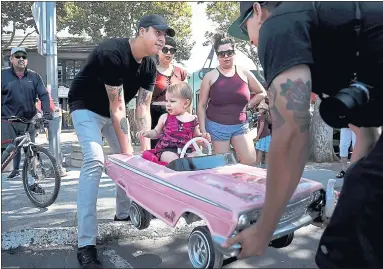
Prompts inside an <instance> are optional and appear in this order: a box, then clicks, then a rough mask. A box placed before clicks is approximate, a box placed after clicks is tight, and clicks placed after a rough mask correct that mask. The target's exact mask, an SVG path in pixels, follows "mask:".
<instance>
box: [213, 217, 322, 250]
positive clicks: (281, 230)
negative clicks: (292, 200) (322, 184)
mask: <svg viewBox="0 0 383 269" xmlns="http://www.w3.org/2000/svg"><path fill="white" fill-rule="evenodd" d="M319 216H320V212H310V213H306V214H304V215H303V216H301V217H300V218H299V219H297V220H295V221H293V222H291V223H288V224H286V225H283V226H279V227H278V228H277V229H276V230H275V232H274V234H273V236H272V240H271V241H273V240H275V239H278V238H281V237H283V236H285V235H288V234H290V233H292V232H294V231H296V230H298V229H300V228H302V227H304V226H307V225H309V224H311V223H313V222H314V220H315V219H316V218H317V217H319ZM226 240H227V238H225V237H221V236H213V242H214V243H215V246H216V247H217V249H218V250H219V251H220V252H221V253H222V254H224V255H225V256H229V257H234V256H238V254H239V252H240V249H241V245H240V244H235V245H233V246H231V247H230V248H223V247H222V246H221V245H222V243H223V242H225V241H226Z"/></svg>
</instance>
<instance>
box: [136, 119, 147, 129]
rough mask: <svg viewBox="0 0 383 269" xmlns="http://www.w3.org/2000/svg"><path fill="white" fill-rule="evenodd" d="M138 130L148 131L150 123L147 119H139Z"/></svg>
mask: <svg viewBox="0 0 383 269" xmlns="http://www.w3.org/2000/svg"><path fill="white" fill-rule="evenodd" d="M137 129H138V130H140V131H141V130H144V131H145V130H148V129H149V127H148V122H147V120H146V117H142V118H138V119H137Z"/></svg>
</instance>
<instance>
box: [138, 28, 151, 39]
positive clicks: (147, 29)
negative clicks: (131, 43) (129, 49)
mask: <svg viewBox="0 0 383 269" xmlns="http://www.w3.org/2000/svg"><path fill="white" fill-rule="evenodd" d="M140 29H141V28H140V27H138V29H137V33H136V37H138V36H139V35H140ZM144 29H145V30H146V32H149V29H150V26H148V27H145V28H144Z"/></svg>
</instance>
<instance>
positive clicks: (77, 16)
mask: <svg viewBox="0 0 383 269" xmlns="http://www.w3.org/2000/svg"><path fill="white" fill-rule="evenodd" d="M64 8H65V16H63V17H60V18H59V19H58V28H59V29H64V28H66V27H68V31H69V33H71V34H77V35H81V34H83V33H86V34H88V35H89V36H90V37H91V38H92V39H93V41H95V42H101V41H102V40H103V39H104V38H108V37H134V36H135V35H136V33H137V23H138V21H139V20H140V18H141V17H142V16H144V15H148V14H159V15H162V16H164V17H165V18H166V19H167V21H168V23H169V25H171V27H173V28H174V29H175V30H176V37H175V39H176V41H177V44H178V48H179V49H178V51H177V54H176V56H175V58H176V60H177V61H183V60H187V59H189V57H190V51H191V49H192V47H193V46H194V42H191V41H190V38H191V17H192V14H191V6H190V5H189V4H188V3H186V2H149V1H145V2H144V1H142V2H141V1H140V2H80V1H79V2H66V3H65V7H64Z"/></svg>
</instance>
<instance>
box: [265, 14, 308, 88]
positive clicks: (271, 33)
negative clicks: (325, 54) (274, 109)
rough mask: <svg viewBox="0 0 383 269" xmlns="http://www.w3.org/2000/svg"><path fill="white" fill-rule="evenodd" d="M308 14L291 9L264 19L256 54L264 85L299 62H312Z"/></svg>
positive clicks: (268, 84)
mask: <svg viewBox="0 0 383 269" xmlns="http://www.w3.org/2000/svg"><path fill="white" fill-rule="evenodd" d="M310 21H311V20H310V17H309V14H308V13H307V12H291V13H285V14H280V15H277V16H274V17H270V18H269V19H267V20H266V21H265V22H264V24H263V25H262V27H261V29H260V32H259V44H258V56H259V60H260V62H261V65H262V67H263V70H264V74H265V80H266V83H267V88H269V86H270V84H271V83H272V81H273V79H274V78H275V77H276V76H278V75H279V74H280V73H282V72H283V71H285V70H287V69H289V68H291V67H293V66H296V65H300V64H308V65H310V64H313V63H314V62H313V56H312V48H311V39H310V34H309V30H310Z"/></svg>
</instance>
